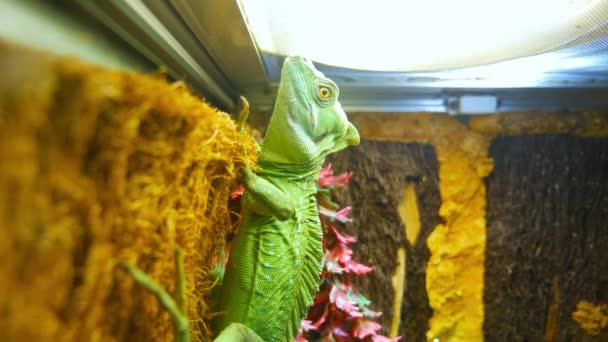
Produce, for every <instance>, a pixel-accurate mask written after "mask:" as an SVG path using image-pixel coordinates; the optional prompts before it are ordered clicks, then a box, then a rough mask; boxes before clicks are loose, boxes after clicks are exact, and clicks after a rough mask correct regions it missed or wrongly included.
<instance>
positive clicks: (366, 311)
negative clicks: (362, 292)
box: [361, 307, 382, 318]
mask: <svg viewBox="0 0 608 342" xmlns="http://www.w3.org/2000/svg"><path fill="white" fill-rule="evenodd" d="M361 311H363V316H364V317H368V318H378V317H380V316H382V312H379V311H374V310H370V309H368V308H367V307H363V309H362V310H361Z"/></svg>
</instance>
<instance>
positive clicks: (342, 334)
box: [331, 325, 350, 338]
mask: <svg viewBox="0 0 608 342" xmlns="http://www.w3.org/2000/svg"><path fill="white" fill-rule="evenodd" d="M331 333H332V334H333V335H334V336H335V337H339V338H346V337H350V334H349V333H347V332H346V331H345V330H344V329H343V328H342V327H341V326H339V325H334V326H333V327H332V329H331Z"/></svg>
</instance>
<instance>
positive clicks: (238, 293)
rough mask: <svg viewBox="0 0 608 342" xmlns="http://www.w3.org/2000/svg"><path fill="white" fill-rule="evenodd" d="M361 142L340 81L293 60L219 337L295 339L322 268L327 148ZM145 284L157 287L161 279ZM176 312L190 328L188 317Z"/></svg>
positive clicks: (230, 269)
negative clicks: (321, 188) (319, 198)
mask: <svg viewBox="0 0 608 342" xmlns="http://www.w3.org/2000/svg"><path fill="white" fill-rule="evenodd" d="M358 143H359V133H358V132H357V130H356V129H355V127H354V126H353V125H352V124H351V123H350V122H348V119H347V118H346V114H345V113H344V111H343V110H342V106H341V105H340V103H339V102H338V87H337V86H336V85H335V84H334V83H333V82H332V81H331V80H329V79H327V78H325V76H324V75H323V74H322V73H320V72H319V71H317V70H316V69H315V68H314V66H313V65H312V63H311V62H310V61H307V60H305V59H303V58H301V57H289V58H287V59H286V60H285V62H284V64H283V69H282V72H281V82H280V85H279V91H278V95H277V100H276V103H275V108H274V112H273V114H272V117H271V119H270V123H269V125H268V128H267V133H266V137H265V138H264V143H263V144H262V148H261V151H260V155H259V158H258V165H259V166H260V169H259V170H258V171H257V173H253V172H252V171H251V170H250V169H249V168H247V169H246V170H245V173H244V183H245V188H246V190H247V191H246V192H245V194H244V197H243V200H242V207H243V216H242V217H243V218H242V222H241V226H240V228H239V231H238V233H237V235H236V237H235V239H234V242H233V245H232V249H231V255H230V259H229V261H228V265H227V267H226V271H225V278H224V280H223V285H222V289H221V295H220V304H219V310H220V311H221V312H223V313H224V314H223V315H222V316H221V317H220V318H219V324H218V327H217V328H218V331H221V334H220V335H219V336H218V337H217V339H216V341H259V340H260V338H261V339H262V340H264V341H292V340H293V338H294V337H295V335H296V333H297V330H298V328H299V325H300V321H301V319H302V318H303V317H304V316H305V314H306V310H307V308H308V307H309V306H310V305H311V304H312V301H313V297H314V294H315V293H316V292H317V290H318V286H319V276H320V273H321V268H322V263H321V260H322V256H323V250H322V242H321V241H322V231H321V225H320V222H319V214H318V212H317V204H316V200H315V193H316V187H315V183H316V180H317V178H318V175H319V171H320V169H321V167H322V164H323V162H324V161H325V157H326V156H327V155H328V154H330V153H333V152H336V151H340V150H342V149H344V148H346V147H347V146H348V145H356V144H358ZM131 273H132V274H133V272H131ZM136 279H137V278H136ZM138 282H139V283H140V284H142V285H143V286H145V287H146V288H148V289H150V290H152V291H153V292H154V284H150V283H149V282H148V281H138ZM157 297H159V299H165V300H166V298H164V297H163V296H159V295H157ZM161 297H162V298H161ZM169 297H170V296H169ZM161 301H162V300H161ZM164 305H165V307H167V308H168V309H169V310H171V305H170V303H169V305H166V304H164ZM172 316H173V317H174V319H175V321H176V326H177V327H178V328H179V327H180V326H183V320H184V319H183V317H181V318H180V317H177V316H179V315H173V314H172ZM186 322H187V320H186Z"/></svg>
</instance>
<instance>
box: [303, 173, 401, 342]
mask: <svg viewBox="0 0 608 342" xmlns="http://www.w3.org/2000/svg"><path fill="white" fill-rule="evenodd" d="M351 177H352V172H345V173H341V174H339V175H337V176H334V174H333V171H332V169H331V164H328V165H327V166H326V167H324V168H323V169H322V170H321V172H320V173H319V180H318V182H317V188H318V193H317V203H318V206H319V216H320V218H321V226H322V227H323V249H324V251H325V256H324V257H323V273H322V274H321V287H320V289H319V292H318V293H317V294H316V296H315V300H314V303H313V305H312V306H311V307H310V309H309V311H308V316H307V317H306V318H305V319H304V320H302V323H301V326H300V331H299V334H298V337H297V338H296V342H305V341H322V342H325V341H374V342H383V341H386V342H391V341H393V342H394V341H399V340H400V337H397V338H393V339H391V338H388V337H386V336H382V335H379V334H378V331H379V330H380V329H381V328H382V326H381V325H380V324H378V323H376V322H374V321H373V319H374V318H377V317H379V316H380V315H382V313H381V312H375V311H372V310H370V309H369V304H370V301H369V299H367V298H366V297H365V296H363V295H362V294H361V293H360V292H359V291H358V290H357V289H356V288H355V287H354V286H353V284H352V282H351V275H362V274H366V273H369V272H371V271H372V268H371V267H369V266H367V265H364V264H361V263H358V262H356V261H354V260H353V258H352V255H353V250H352V249H351V248H350V247H349V245H351V244H353V243H355V242H356V241H357V238H356V237H354V236H348V235H346V234H343V233H341V232H340V231H339V230H338V229H337V227H336V223H340V224H345V223H349V222H352V219H351V218H349V217H348V214H349V213H350V209H351V208H350V207H345V208H343V209H339V206H338V205H337V204H336V203H334V202H333V201H332V200H331V198H330V195H329V194H330V192H331V191H332V190H334V189H335V188H336V187H342V186H345V185H346V184H348V182H349V181H350V178H351Z"/></svg>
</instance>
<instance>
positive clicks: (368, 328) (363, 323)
mask: <svg viewBox="0 0 608 342" xmlns="http://www.w3.org/2000/svg"><path fill="white" fill-rule="evenodd" d="M380 329H382V326H381V325H380V324H378V323H376V322H372V321H369V320H367V319H364V318H359V319H357V320H355V324H354V326H353V336H354V337H356V338H359V339H364V338H366V337H368V336H374V335H376V331H378V330H380Z"/></svg>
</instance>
